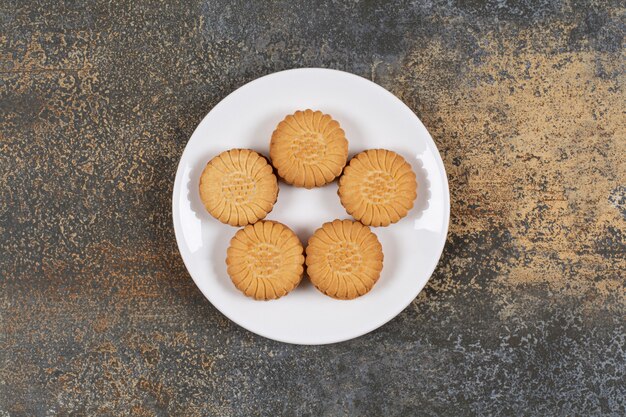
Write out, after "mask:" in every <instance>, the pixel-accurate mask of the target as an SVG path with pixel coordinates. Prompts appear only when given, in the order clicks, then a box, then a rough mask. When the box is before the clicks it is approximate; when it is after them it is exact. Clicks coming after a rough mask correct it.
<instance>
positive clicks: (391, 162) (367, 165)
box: [337, 149, 417, 226]
mask: <svg viewBox="0 0 626 417" xmlns="http://www.w3.org/2000/svg"><path fill="white" fill-rule="evenodd" d="M337 193H338V194H339V198H340V200H341V204H342V205H343V206H344V208H345V209H346V211H347V212H348V214H350V215H351V216H352V217H354V218H355V219H356V220H359V221H360V222H361V223H363V224H365V225H368V226H388V225H389V224H391V223H395V222H397V221H398V220H400V219H401V218H403V217H404V216H406V215H407V213H408V212H409V210H411V208H412V207H413V202H414V200H415V198H416V197H417V180H416V177H415V173H414V172H413V170H412V169H411V166H410V165H409V163H408V162H406V160H405V159H404V158H403V157H401V156H400V155H398V154H397V153H395V152H392V151H389V150H385V149H370V150H367V151H364V152H361V153H359V154H357V155H356V156H354V158H352V159H351V160H350V163H349V164H348V166H346V168H345V169H344V172H343V175H342V176H341V178H340V179H339V190H338V191H337Z"/></svg>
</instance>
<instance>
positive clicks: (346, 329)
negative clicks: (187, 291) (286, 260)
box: [172, 68, 450, 345]
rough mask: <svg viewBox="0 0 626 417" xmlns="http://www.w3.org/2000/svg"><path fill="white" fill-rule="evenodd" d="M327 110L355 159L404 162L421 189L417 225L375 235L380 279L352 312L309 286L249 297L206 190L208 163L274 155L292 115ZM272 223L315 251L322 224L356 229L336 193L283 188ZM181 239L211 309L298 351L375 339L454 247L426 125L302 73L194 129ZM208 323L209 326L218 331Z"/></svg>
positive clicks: (268, 81)
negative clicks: (275, 139)
mask: <svg viewBox="0 0 626 417" xmlns="http://www.w3.org/2000/svg"><path fill="white" fill-rule="evenodd" d="M307 108H310V109H313V110H322V111H323V112H325V113H328V114H330V115H332V116H333V118H335V119H336V120H337V121H339V123H340V124H341V127H342V128H343V129H344V130H345V132H346V137H347V138H348V141H349V150H350V157H351V156H353V155H354V154H356V153H358V152H360V151H362V150H364V149H369V148H386V149H390V150H393V151H395V152H398V153H399V154H401V155H402V156H404V157H405V158H406V159H407V160H408V161H409V162H410V163H411V165H412V166H413V169H414V170H415V173H416V174H417V180H418V182H419V188H418V198H417V200H416V202H415V206H414V208H413V210H411V211H410V213H409V215H408V216H407V217H405V218H404V219H402V220H400V221H399V222H398V223H396V224H393V225H391V226H389V227H378V228H372V230H373V231H374V233H376V235H377V236H378V238H379V239H380V241H381V243H382V246H383V252H384V256H385V259H384V265H383V271H382V274H381V277H380V279H379V281H378V283H377V284H376V285H375V286H374V288H373V289H372V290H371V291H370V292H369V293H368V294H366V295H364V296H362V297H359V298H357V299H355V300H350V301H340V300H334V299H332V298H330V297H327V296H325V295H323V294H321V293H320V292H318V291H317V290H316V289H315V288H314V287H313V285H311V284H310V283H309V282H308V279H307V278H306V277H305V278H304V279H303V281H302V283H301V284H300V286H299V287H298V288H296V289H295V290H294V291H292V292H291V293H289V294H287V295H286V296H284V297H282V298H280V299H278V300H273V301H254V300H253V299H251V298H247V297H245V296H244V295H243V294H242V293H240V292H239V291H238V290H237V289H236V288H235V286H234V285H233V284H232V282H231V281H230V278H229V277H228V274H227V273H226V264H225V262H224V260H225V259H226V248H227V247H228V244H229V241H230V239H231V237H232V236H233V235H234V234H235V232H236V231H237V230H238V229H237V228H235V227H231V226H228V225H224V224H222V223H220V222H219V221H217V220H216V219H214V218H212V217H211V216H210V215H209V214H208V213H207V212H206V210H205V209H204V207H203V206H202V203H201V201H200V197H199V195H198V181H199V178H200V174H201V172H202V170H203V169H204V167H205V165H206V163H207V162H208V161H209V160H210V159H211V158H212V157H213V156H215V155H217V154H219V153H220V152H222V151H225V150H227V149H231V148H250V149H254V150H255V151H257V152H260V153H261V154H264V155H266V156H267V155H268V154H269V142H270V137H271V135H272V131H273V130H274V128H275V126H276V125H277V124H278V122H280V121H281V120H282V119H283V118H284V117H285V116H286V115H287V114H291V113H293V112H294V111H295V110H300V109H302V110H304V109H307ZM279 187H280V191H279V194H278V201H277V203H276V205H275V206H274V210H273V211H272V212H271V213H270V214H269V215H268V217H267V219H269V220H278V221H280V222H282V223H284V224H286V225H287V226H289V227H290V228H291V229H292V230H294V231H295V232H296V233H297V234H298V236H299V237H300V239H301V240H302V242H303V243H304V244H306V242H307V240H308V238H309V236H310V235H311V234H312V233H313V231H314V230H315V229H317V228H318V227H319V226H321V225H322V223H324V222H327V221H330V220H333V219H336V218H339V219H346V218H350V216H348V214H347V213H346V211H345V210H344V208H343V207H342V206H341V204H340V203H339V197H338V196H337V184H336V182H335V183H332V184H330V185H328V186H325V187H322V188H316V189H312V190H306V189H304V188H296V187H292V186H289V185H287V184H285V183H283V182H280V183H279ZM172 204H173V216H174V230H175V231H176V240H177V242H178V248H179V250H180V253H181V255H182V257H183V261H184V262H185V265H186V266H187V269H188V270H189V273H190V274H191V277H192V278H193V280H194V281H195V283H196V285H197V286H198V287H199V288H200V290H201V291H202V293H203V294H204V295H205V297H206V298H207V299H208V300H209V301H211V303H213V305H214V306H215V307H216V308H217V309H218V310H220V311H221V312H222V313H223V314H224V315H226V316H227V317H228V318H230V319H231V320H232V321H234V322H235V323H237V324H239V325H240V326H242V327H244V328H246V329H248V330H250V331H251V332H254V333H257V334H259V335H261V336H265V337H267V338H270V339H274V340H278V341H281V342H287V343H297V344H307V345H308V344H310V345H314V344H326V343H335V342H341V341H344V340H348V339H352V338H354V337H357V336H360V335H363V334H365V333H368V332H370V331H372V330H374V329H376V328H378V327H380V326H382V325H383V324H385V323H386V322H387V321H389V320H391V319H392V318H394V317H395V316H396V315H397V314H399V313H400V312H401V311H402V310H403V309H404V308H405V307H406V306H408V305H409V303H410V302H411V301H412V300H413V299H414V298H415V297H416V296H417V294H419V292H420V291H421V290H422V288H423V287H424V285H425V284H426V282H427V281H428V278H430V276H431V274H432V272H433V270H434V269H435V266H436V265H437V262H438V260H439V257H440V256H441V252H442V250H443V246H444V243H445V240H446V234H447V232H448V220H449V215H450V196H449V192H448V182H447V178H446V173H445V169H444V166H443V163H442V161H441V157H440V156H439V152H438V151H437V147H436V146H435V144H434V142H433V140H432V138H431V137H430V135H429V133H428V131H427V130H426V128H425V127H424V125H423V124H422V123H421V121H420V120H419V119H418V118H417V116H416V115H415V114H414V113H413V112H412V111H411V110H410V109H409V108H408V107H407V106H406V105H405V104H404V103H403V102H402V101H400V100H399V99H398V98H396V97H395V96H394V95H393V94H391V93H390V92H388V91H387V90H385V89H384V88H382V87H380V86H379V85H377V84H374V83H373V82H371V81H368V80H366V79H365V78H361V77H359V76H356V75H353V74H349V73H346V72H341V71H334V70H327V69H317V68H305V69H295V70H289V71H283V72H278V73H275V74H271V75H268V76H265V77H262V78H259V79H257V80H255V81H252V82H250V83H248V84H246V85H244V86H243V87H241V88H239V89H238V90H236V91H234V92H233V93H232V94H230V95H229V96H228V97H226V98H225V99H224V100H222V101H221V102H220V103H219V104H218V105H217V106H215V107H214V108H213V110H211V111H210V112H209V114H207V115H206V117H205V118H204V120H202V122H201V123H200V125H199V126H198V127H197V129H196V131H195V132H194V133H193V136H192V137H191V139H190V140H189V143H187V147H186V148H185V151H184V152H183V155H182V157H181V160H180V164H179V166H178V171H177V172H176V180H175V182H174V195H173V197H172ZM210 325H211V323H207V326H210Z"/></svg>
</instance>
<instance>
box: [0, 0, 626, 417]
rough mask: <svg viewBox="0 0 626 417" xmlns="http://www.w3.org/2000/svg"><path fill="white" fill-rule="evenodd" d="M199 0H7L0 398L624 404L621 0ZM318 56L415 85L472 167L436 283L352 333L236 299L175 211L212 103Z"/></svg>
mask: <svg viewBox="0 0 626 417" xmlns="http://www.w3.org/2000/svg"><path fill="white" fill-rule="evenodd" d="M177 3H178V2H170V1H144V0H135V1H115V2H109V1H102V2H99V1H93V0H87V1H84V2H76V1H65V2H60V1H50V2H48V1H45V0H33V1H30V2H24V1H18V0H6V1H4V2H3V3H2V4H1V5H0V75H1V78H0V121H1V129H0V150H1V152H0V179H1V182H0V185H1V188H0V192H1V195H0V233H1V239H0V285H1V287H0V289H1V291H0V299H1V307H0V308H1V310H0V313H1V317H0V320H1V335H0V348H1V349H0V359H1V360H0V363H1V365H0V382H1V384H0V416H2V417H5V416H56V415H58V416H65V415H75V416H93V415H137V416H152V415H155V416H165V415H178V416H206V415H215V416H257V415H268V416H278V415H310V416H344V415H346V416H347V415H354V416H411V415H420V416H439V415H442V416H459V415H501V416H511V415H528V416H531V415H554V416H560V415H563V416H573V415H585V416H595V415H606V416H623V415H625V414H626V365H625V364H626V330H625V326H626V324H625V319H624V318H625V317H626V292H625V291H626V290H625V288H626V282H625V280H626V278H625V276H626V261H625V259H626V245H625V234H626V205H625V201H626V166H625V164H626V158H624V155H626V133H625V128H624V126H625V125H626V123H625V119H624V113H623V110H624V99H625V96H624V91H623V88H624V80H625V76H624V48H623V45H624V32H625V23H624V22H625V15H626V9H625V8H624V4H623V3H621V2H618V1H608V2H607V1H594V2H592V3H585V2H580V1H577V0H570V1H558V0H540V1H530V0H520V1H515V2H513V1H495V0H458V1H454V0H448V1H439V0H433V1H424V2H408V1H399V0H396V1H390V2H375V1H332V2H302V1H272V2H265V1H258V2H252V1H225V0H224V1H206V0H205V1H197V0H192V1H189V2H181V3H185V4H177ZM294 67H328V68H336V69H340V70H345V71H349V72H352V73H355V74H358V75H361V76H363V77H366V78H369V79H372V80H374V81H375V82H377V83H379V84H381V85H382V86H384V87H385V88H387V89H389V90H390V91H392V92H393V93H394V94H396V95H397V96H398V97H400V98H401V99H402V100H403V101H404V102H405V103H407V104H408V105H409V106H410V107H411V108H412V109H413V110H414V111H415V112H416V113H417V114H418V115H419V117H420V118H421V119H422V121H423V122H424V124H425V125H426V126H427V127H428V129H429V130H430V132H431V134H432V135H433V137H434V139H435V142H436V143H437V146H438V147H439V149H440V151H441V154H442V157H443V160H444V163H445V166H446V169H447V171H448V175H449V180H450V191H451V197H452V214H451V224H450V234H449V238H448V242H447V245H446V249H445V251H444V254H443V257H442V259H441V261H440V264H439V267H438V268H437V270H436V271H435V273H434V275H433V277H432V278H431V280H430V282H429V284H428V286H427V287H426V289H425V290H424V291H423V292H422V293H421V294H420V295H419V297H418V298H417V299H416V300H415V301H414V302H413V303H412V304H411V306H410V307H409V308H407V309H406V310H405V311H404V312H403V313H402V314H400V315H399V316H398V317H397V318H396V319H394V320H393V321H391V322H390V323H389V324H387V325H385V326H383V327H382V328H380V329H378V330H376V331H374V332H373V333H371V334H368V335H366V336H363V337H361V338H358V339H356V340H353V341H349V342H345V343H341V344H337V345H331V346H321V347H302V346H291V345H285V344H281V343H278V342H273V341H270V340H266V339H264V338H261V337H258V336H256V335H254V334H252V333H249V332H247V331H245V330H243V329H241V328H239V327H238V326H237V325H235V324H233V323H231V322H230V321H229V320H227V319H226V318H225V317H223V316H222V315H221V314H220V313H219V312H218V311H216V309H215V308H213V307H212V306H211V304H210V303H209V302H208V301H206V300H205V299H204V298H203V296H202V295H201V293H200V292H199V291H198V290H197V289H196V287H195V285H194V284H193V281H192V280H191V278H190V277H189V276H188V274H187V272H186V271H185V268H184V266H183V263H182V261H181V259H180V256H179V254H178V251H177V248H176V243H175V240H174V234H173V230H172V225H171V204H170V196H171V191H172V184H173V179H174V174H175V170H176V165H177V161H178V159H179V157H180V155H181V153H182V151H183V148H184V146H185V143H186V142H187V140H188V138H189V137H190V136H191V134H192V132H193V130H194V128H195V126H196V125H197V124H198V123H199V122H200V120H201V119H202V117H203V116H204V115H205V114H206V113H207V112H208V111H209V110H211V108H212V107H213V106H214V105H215V104H217V103H218V102H219V101H220V100H221V99H222V98H223V97H225V96H226V95H227V94H228V93H229V92H231V91H232V90H233V89H235V88H237V87H239V86H241V85H243V84H244V83H246V82H248V81H251V80H253V79H255V78H257V77H259V76H262V75H265V74H268V73H272V72H275V71H279V70H284V69H288V68H294Z"/></svg>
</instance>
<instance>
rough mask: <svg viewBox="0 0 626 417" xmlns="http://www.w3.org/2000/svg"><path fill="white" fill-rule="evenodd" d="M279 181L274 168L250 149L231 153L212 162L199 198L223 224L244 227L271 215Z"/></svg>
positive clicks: (202, 182) (202, 181) (203, 173)
mask: <svg viewBox="0 0 626 417" xmlns="http://www.w3.org/2000/svg"><path fill="white" fill-rule="evenodd" d="M277 196H278V181H277V180H276V176H275V175H274V172H273V170H272V166H271V165H270V164H268V162H267V160H266V159H265V158H264V157H263V156H261V155H259V154H258V153H256V152H254V151H252V150H250V149H231V150H230V151H226V152H222V153H221V154H219V155H217V156H216V157H215V158H213V159H211V160H210V161H209V163H208V164H207V166H206V167H205V168H204V171H203V172H202V175H201V176H200V198H201V199H202V203H203V204H204V207H206V209H207V211H208V212H209V213H210V214H211V215H212V216H213V217H215V218H216V219H218V220H219V221H221V222H222V223H226V224H230V225H231V226H244V225H246V224H250V223H254V222H256V221H257V220H259V219H262V218H264V217H265V216H267V213H269V212H270V211H272V208H273V207H274V203H276V198H277Z"/></svg>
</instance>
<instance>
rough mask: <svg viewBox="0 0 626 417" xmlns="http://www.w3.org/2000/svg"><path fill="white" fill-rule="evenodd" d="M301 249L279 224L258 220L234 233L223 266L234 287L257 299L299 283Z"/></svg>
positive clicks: (279, 293) (279, 294) (282, 292)
mask: <svg viewBox="0 0 626 417" xmlns="http://www.w3.org/2000/svg"><path fill="white" fill-rule="evenodd" d="M303 252H304V248H303V247H302V243H300V239H298V236H296V234H295V233H294V232H293V231H292V230H291V229H289V228H288V227H287V226H285V225H284V224H282V223H278V222H274V221H260V222H257V223H255V224H250V225H247V226H245V227H244V228H243V229H240V230H238V231H237V233H235V236H233V238H232V239H231V241H230V246H229V247H228V249H227V251H226V266H227V271H228V275H229V276H230V278H231V280H232V281H233V284H235V287H237V289H239V291H241V292H242V293H244V294H245V295H247V296H248V297H252V298H254V299H256V300H272V299H275V298H279V297H282V296H283V295H285V294H287V293H288V292H289V291H291V290H293V289H294V288H296V287H297V286H298V284H299V283H300V281H301V280H302V274H303V272H304V255H303Z"/></svg>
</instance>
